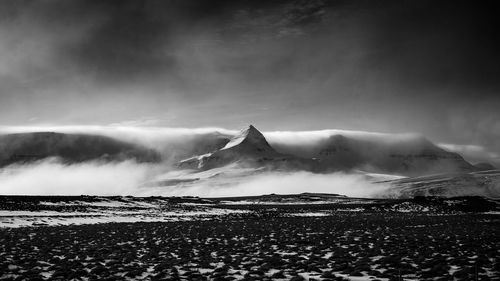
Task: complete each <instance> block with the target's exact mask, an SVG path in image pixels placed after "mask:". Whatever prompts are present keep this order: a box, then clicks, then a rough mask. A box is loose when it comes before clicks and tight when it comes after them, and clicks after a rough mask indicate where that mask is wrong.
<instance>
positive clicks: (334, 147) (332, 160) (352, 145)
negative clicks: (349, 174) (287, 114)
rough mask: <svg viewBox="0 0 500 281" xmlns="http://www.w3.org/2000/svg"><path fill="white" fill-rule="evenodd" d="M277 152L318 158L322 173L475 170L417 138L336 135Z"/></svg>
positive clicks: (457, 158)
mask: <svg viewBox="0 0 500 281" xmlns="http://www.w3.org/2000/svg"><path fill="white" fill-rule="evenodd" d="M273 146H274V147H276V149H277V151H279V152H283V153H290V154H291V153H293V151H294V150H297V151H300V152H301V156H302V157H310V158H315V159H318V161H319V166H320V167H321V169H322V170H323V171H339V170H340V171H350V170H364V171H367V172H373V173H390V174H398V175H405V176H418V175H425V174H434V173H448V172H471V171H476V170H477V168H476V167H474V166H473V165H471V164H470V163H468V162H467V161H465V160H464V159H463V158H462V157H461V156H460V155H459V154H457V153H453V152H448V151H446V150H444V149H442V148H440V147H438V146H436V145H434V144H433V143H432V142H430V141H428V140H427V139H425V138H423V137H420V136H413V135H408V136H404V137H402V136H394V137H393V138H391V137H390V136H384V137H379V136H375V137H369V138H367V137H356V136H349V135H341V134H336V135H332V136H329V137H327V138H325V139H324V140H322V141H321V142H319V143H317V144H316V146H315V147H313V148H312V149H309V150H306V149H301V148H300V147H287V146H283V145H280V144H274V143H273Z"/></svg>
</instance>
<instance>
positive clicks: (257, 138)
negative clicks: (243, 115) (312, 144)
mask: <svg viewBox="0 0 500 281" xmlns="http://www.w3.org/2000/svg"><path fill="white" fill-rule="evenodd" d="M233 163H237V164H239V165H240V166H241V167H266V168H278V169H280V168H282V169H287V168H288V169H305V170H311V169H312V167H313V163H314V160H312V159H302V158H299V157H296V156H293V155H289V154H284V153H279V152H277V151H276V150H275V149H274V148H273V147H271V145H269V143H268V142H267V140H266V138H265V137H264V135H263V134H262V133H261V132H260V131H259V130H257V129H256V128H255V127H254V126H252V125H250V126H249V127H248V128H246V129H245V130H242V131H241V132H240V133H239V134H238V135H236V136H234V137H233V138H232V139H231V140H229V142H228V143H227V144H226V145H225V146H224V147H222V148H220V149H218V150H215V151H213V152H210V153H207V154H203V155H198V156H194V157H191V158H188V159H185V160H182V161H180V163H179V167H181V168H197V169H202V170H208V169H213V168H218V167H222V166H225V165H229V164H233Z"/></svg>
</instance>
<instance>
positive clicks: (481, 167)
mask: <svg viewBox="0 0 500 281" xmlns="http://www.w3.org/2000/svg"><path fill="white" fill-rule="evenodd" d="M474 167H476V169H478V170H479V171H490V170H496V169H497V168H496V167H495V166H493V165H492V164H490V163H477V164H474Z"/></svg>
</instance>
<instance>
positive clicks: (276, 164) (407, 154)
mask: <svg viewBox="0 0 500 281" xmlns="http://www.w3.org/2000/svg"><path fill="white" fill-rule="evenodd" d="M185 143H188V144H189V145H187V144H184V146H183V147H182V149H180V148H179V149H176V147H175V146H172V147H169V149H168V150H167V151H158V150H156V149H153V148H146V147H144V146H141V145H137V144H134V143H130V142H125V141H121V140H118V139H114V138H111V137H105V136H98V135H87V134H67V133H54V132H35V133H17V134H7V135H1V136H0V166H7V165H10V164H14V163H26V162H32V161H36V160H41V159H45V158H49V157H56V158H58V159H60V160H61V161H63V162H66V163H78V162H84V161H89V160H103V161H122V160H127V159H133V160H135V161H137V162H160V161H162V156H165V154H166V155H167V156H172V157H170V158H169V159H172V158H173V159H177V160H175V162H177V161H178V163H177V165H176V166H177V167H178V168H182V169H186V168H189V169H197V170H209V169H213V168H219V167H222V166H225V165H229V164H238V165H240V166H241V167H263V168H265V169H269V170H305V171H310V172H316V173H327V172H334V171H353V170H362V171H366V172H374V173H387V174H396V175H404V176H421V175H428V174H435V173H450V172H474V171H481V170H491V169H494V168H495V167H493V166H492V165H490V164H488V163H481V164H479V165H477V166H474V165H472V164H470V163H468V162H467V161H465V160H464V159H463V158H462V157H461V156H460V155H459V154H457V153H453V152H449V151H446V150H444V149H442V148H440V147H438V146H436V145H434V144H433V143H432V142H430V141H428V140H427V139H425V138H423V137H418V136H412V137H407V138H403V139H401V138H400V139H397V140H390V139H381V138H356V137H352V136H349V135H342V134H336V135H331V136H330V137H328V138H327V139H325V140H323V141H322V142H321V143H319V144H318V145H316V146H314V148H313V149H304V148H302V147H296V146H295V147H294V146H286V145H283V144H280V143H276V144H273V145H271V144H270V143H269V142H268V141H267V139H266V137H265V136H264V135H263V134H262V133H261V132H260V131H259V130H257V128H255V127H254V126H252V125H250V126H249V127H248V128H246V129H244V130H242V131H241V132H240V133H239V134H237V135H235V136H231V135H225V134H221V133H208V134H201V135H198V136H197V137H195V138H189V139H186V141H185ZM166 147H168V145H166ZM179 147H180V146H179ZM174 156H175V157H174ZM181 158H184V159H181Z"/></svg>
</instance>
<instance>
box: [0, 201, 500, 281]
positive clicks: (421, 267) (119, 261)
mask: <svg viewBox="0 0 500 281" xmlns="http://www.w3.org/2000/svg"><path fill="white" fill-rule="evenodd" d="M498 237H500V216H498V215H492V214H455V215H439V216H435V215H426V214H419V213H400V212H390V213H386V214H385V215H383V216H382V215H380V214H375V213H364V212H338V213H332V214H329V215H327V216H320V217H283V216H279V215H278V214H277V213H275V212H271V211H266V212H255V213H245V214H238V215H230V216H225V217H217V218H214V219H209V220H196V221H177V222H149V223H108V224H94V225H73V226H48V227H47V226H46V227H29V228H4V229H0V239H1V241H0V242H1V243H0V272H2V274H1V275H0V279H2V280H17V279H16V278H19V279H22V278H25V280H48V279H51V280H69V279H74V280H234V279H236V280H474V278H475V276H476V274H477V276H478V280H499V278H500V275H499V272H500V261H499V259H498V257H499V249H500V241H499V238H498ZM370 277H371V278H370ZM399 277H401V279H398V278H399Z"/></svg>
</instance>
